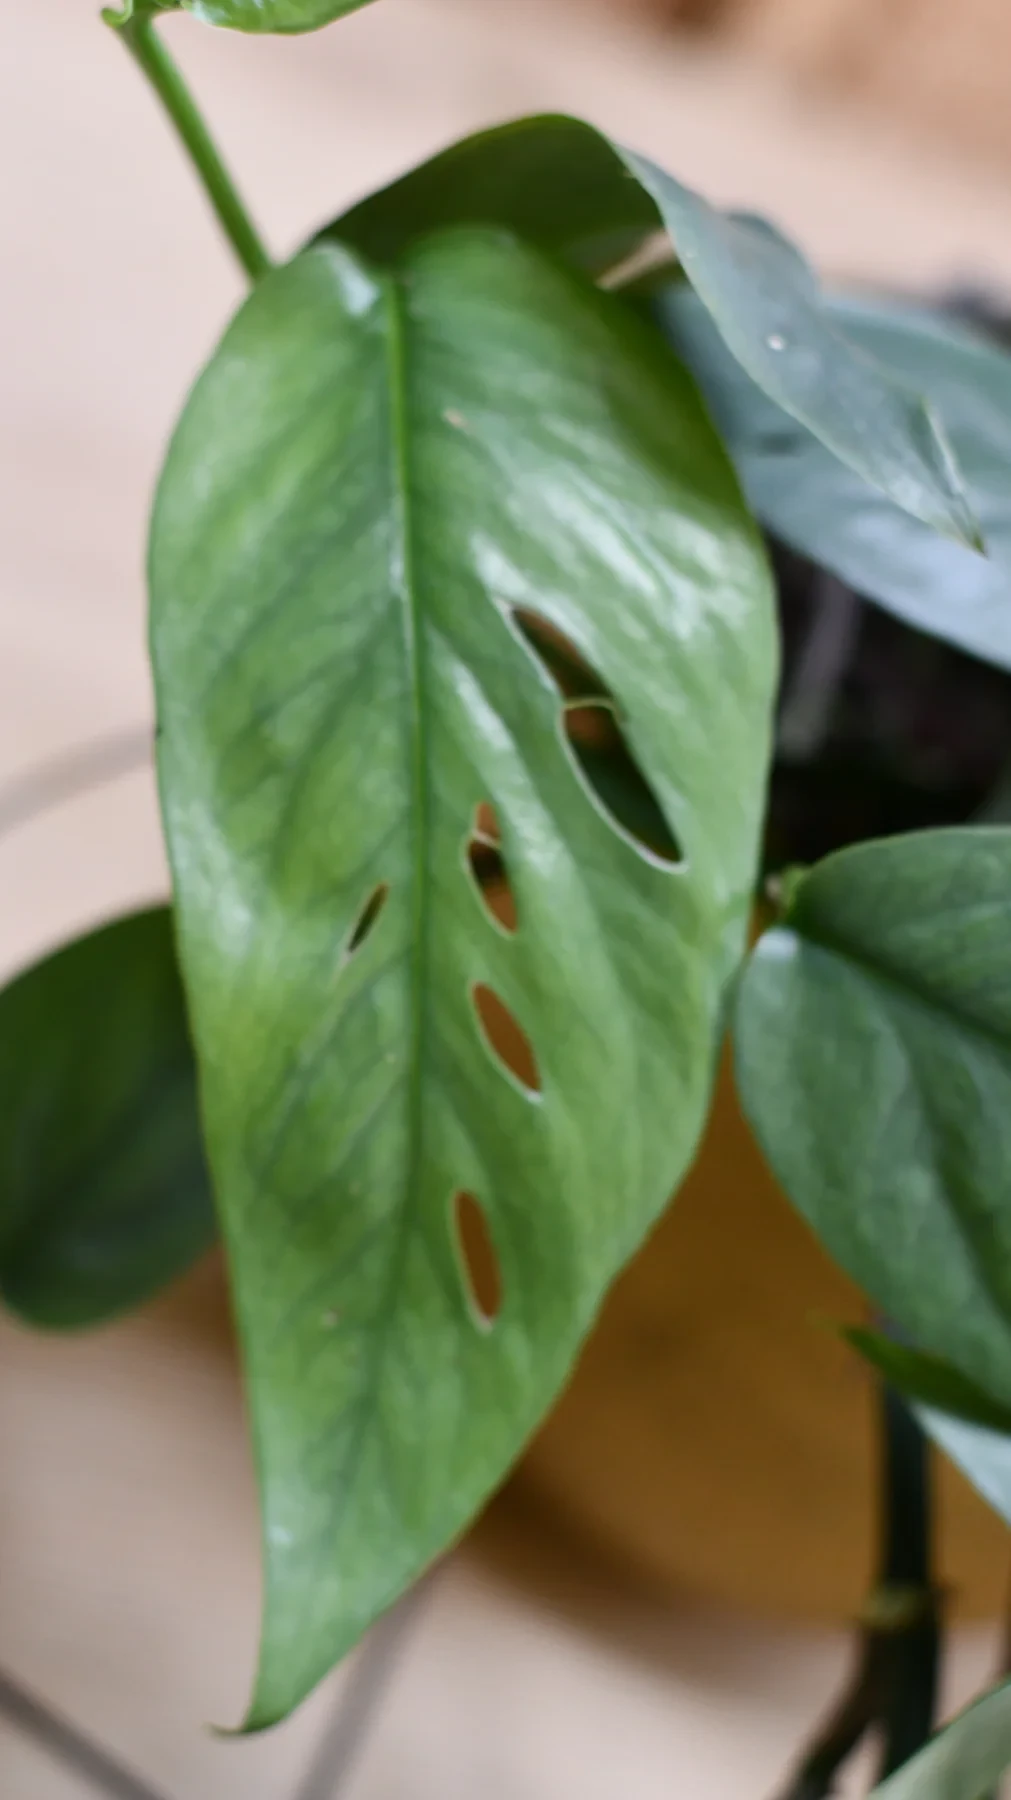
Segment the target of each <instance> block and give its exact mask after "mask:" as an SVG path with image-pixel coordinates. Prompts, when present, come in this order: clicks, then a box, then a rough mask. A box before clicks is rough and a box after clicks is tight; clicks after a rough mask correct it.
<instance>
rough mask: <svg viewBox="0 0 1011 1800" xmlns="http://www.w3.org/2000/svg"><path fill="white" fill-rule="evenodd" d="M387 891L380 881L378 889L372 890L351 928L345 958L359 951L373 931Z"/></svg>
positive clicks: (383, 883) (386, 887) (384, 902)
mask: <svg viewBox="0 0 1011 1800" xmlns="http://www.w3.org/2000/svg"><path fill="white" fill-rule="evenodd" d="M389 891H390V890H389V886H388V885H387V883H386V882H385V881H381V882H380V883H379V886H378V887H375V888H373V890H372V892H371V894H370V895H369V897H368V899H367V900H366V902H365V904H364V906H363V907H362V910H361V912H360V913H359V914H358V917H357V919H356V920H355V922H354V925H353V926H352V928H351V936H350V937H349V938H348V942H347V949H346V951H345V955H346V956H353V955H354V953H355V951H356V950H360V949H361V947H362V945H363V944H364V942H365V939H366V938H367V937H368V935H369V932H370V931H373V930H374V929H375V926H376V923H377V921H378V919H379V915H380V913H381V912H382V910H383V907H384V906H385V905H386V898H387V895H388V894H389Z"/></svg>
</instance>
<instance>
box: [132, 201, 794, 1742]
mask: <svg viewBox="0 0 1011 1800" xmlns="http://www.w3.org/2000/svg"><path fill="white" fill-rule="evenodd" d="M151 572H152V598H153V646H154V659H155V665H156V681H157V690H158V701H159V714H160V718H161V722H162V727H163V736H162V739H161V743H160V773H161V782H162V794H163V806H164V812H165V817H166V823H167V830H168V838H169V844H170V852H171V856H172V861H173V865H174V870H175V878H176V886H177V898H178V904H179V911H180V922H181V923H180V928H181V943H182V955H183V965H184V971H185V974H186V979H187V982H188V985H189V988H190V993H191V997H192V1004H193V1010H194V1019H195V1032H196V1039H197V1045H198V1053H199V1057H200V1061H201V1065H202V1079H203V1092H204V1104H205V1111H206V1117H207V1125H208V1139H209V1145H210V1151H211V1159H212V1165H213V1167H214V1170H215V1176H216V1184H217V1188H218V1192H219V1200H220V1208H221V1211H222V1213H223V1217H224V1224H225V1232H226V1237H227V1244H228V1252H229V1257H230V1261H231V1267H232V1273H233V1280H234V1284H235V1289H236V1295H237V1303H238V1311H239V1317H240V1321H241V1330H242V1337H243V1340H244V1347H245V1361H246V1370H247V1379H248V1385H249V1399H250V1408H251V1412H252V1418H253V1425H254V1433H255V1438H256V1446H257V1456H258V1461H259V1471H260V1483H261V1493H262V1504H263V1512H264V1526H265V1546H266V1622H265V1629H264V1640H263V1648H262V1660H261V1667H260V1674H259V1680H258V1685H257V1690H256V1695H255V1698H254V1702H253V1706H252V1711H251V1714H250V1723H251V1724H252V1725H254V1726H259V1725H263V1724H265V1723H267V1722H269V1721H270V1720H272V1719H275V1718H277V1717H278V1716H280V1715H281V1714H283V1713H284V1712H286V1711H287V1710H288V1709H289V1708H290V1707H291V1706H292V1705H293V1704H295V1703H296V1702H297V1701H298V1700H299V1699H300V1698H301V1697H302V1696H303V1694H305V1692H306V1691H307V1690H308V1689H309V1688H310V1687H311V1686H312V1684H313V1683H314V1682H315V1681H316V1680H317V1679H318V1678H319V1677H320V1676H321V1675H322V1674H323V1673H324V1671H325V1670H326V1669H327V1668H328V1667H329V1666H330V1664H331V1663H332V1662H333V1661H334V1660H335V1659H336V1658H337V1657H338V1656H339V1655H340V1654H341V1653H342V1652H343V1651H344V1650H345V1649H346V1648H347V1647H348V1645H349V1644H350V1643H351V1642H353V1640H354V1639H355V1638H356V1637H357V1635H358V1634H359V1633H360V1632H361V1631H362V1630H363V1629H364V1627H365V1626H366V1625H367V1624H368V1623H369V1621H370V1620H371V1619H372V1618H373V1617H374V1616H375V1614H376V1613H377V1612H378V1611H379V1610H380V1609H381V1608H383V1607H384V1606H386V1605H387V1604H388V1603H389V1602H390V1601H391V1600H392V1599H393V1598H394V1597H395V1596H396V1595H397V1594H398V1593H399V1592H400V1591H401V1590H402V1589H403V1587H404V1586H405V1584H406V1583H408V1582H409V1581H410V1580H411V1579H412V1578H413V1577H414V1576H415V1575H416V1574H417V1572H418V1571H419V1570H420V1569H421V1568H422V1567H423V1566H424V1565H425V1563H426V1562H427V1561H428V1560H429V1559H430V1558H431V1557H432V1556H433V1555H434V1554H436V1553H437V1552H438V1551H439V1550H440V1549H441V1548H442V1547H443V1546H444V1545H445V1544H446V1543H447V1542H448V1541H449V1540H450V1539H451V1538H452V1537H453V1536H454V1534H455V1533H456V1532H458V1531H459V1530H460V1528H461V1527H462V1526H463V1524H464V1523H465V1522H466V1520H467V1519H468V1518H469V1517H470V1516H471V1514H472V1513H473V1512H474V1510H475V1508H476V1507H477V1506H478V1504H479V1503H480V1502H481V1500H482V1499H483V1498H484V1496H485V1495H486V1494H487V1493H488V1491H489V1490H490V1489H491V1488H492V1487H493V1486H494V1484H495V1483H496V1482H497V1481H498V1479H499V1478H500V1476H501V1474H502V1473H503V1471H504V1469H505V1467H506V1466H507V1464H508V1462H509V1461H510V1460H511V1458H512V1457H513V1456H514V1455H515V1453H516V1452H517V1450H518V1449H519V1447H520V1445H521V1443H522V1441H523V1439H524V1438H525V1436H526V1435H527V1433H528V1432H529V1431H530V1430H531V1429H532V1427H533V1426H534V1424H535V1423H536V1421H537V1419H538V1418H539V1417H540V1415H541V1414H542V1412H543V1410H544V1408H545V1407H546V1405H547V1404H548V1402H549V1400H550V1399H551V1397H552V1395H553V1394H554V1393H555V1392H556V1390H557V1388H558V1386H559V1384H560V1382H561V1381H562V1379H563V1377H564V1375H565V1374H566V1372H567V1370H568V1368H569V1367H570V1365H571V1362H572V1359H573V1356H574V1354H575V1352H576V1350H577V1348H578V1345H579V1343H580V1341H581V1339H582V1337H583V1334H584V1333H585V1331H586V1330H587V1328H588V1326H589V1324H590V1322H591V1320H592V1318H593V1316H594V1312H595V1310H596V1307H597V1305H598V1303H599V1301H600V1298H601V1296H602V1294H603V1292H604V1290H605V1288H606V1286H607V1284H608V1282H609V1281H610V1280H611V1278H612V1277H613V1275H614V1274H615V1272H616V1270H617V1269H618V1267H619V1266H620V1264H621V1263H622V1262H623V1260H624V1259H625V1258H626V1257H627V1256H628V1255H629V1254H630V1252H631V1251H632V1250H633V1249H634V1247H635V1246H636V1244H637V1243H638V1242H639V1241H640V1239H641V1238H642V1235H643V1233H644V1231H645V1230H646V1229H647V1228H648V1226H649V1224H650V1222H651V1221H652V1220H653V1219H654V1218H655V1217H656V1215H657V1213H658V1211H659V1210H660V1208H661V1207H662V1205H663V1203H664V1201H665V1199H666V1197H667V1195H668V1194H669V1193H670V1191H671V1189H672V1187H673V1185H674V1184H675V1182H676V1181H677V1179H678V1177H679V1176H680V1174H681V1173H682V1172H683V1170H684V1168H685V1167H686V1165H687V1162H688V1159H689V1158H690V1156H691V1154H692V1150H693V1148H694V1145H695V1142H696V1139H697V1137H698V1133H699V1130H700V1126H701V1123H702V1119H703V1116H704V1112H705V1109H706V1104H707V1096H708V1090H709V1082H710V1073H711V1067H712V1062H713V1056H714V1044H715V1038H716V1035H717V1030H718V1024H719V1020H720V1016H721V1012H722V1005H723V994H724V987H725V983H726V980H727V977H728V975H729V973H730V972H731V970H732V969H733V968H734V966H735V964H736V961H737V959H738V957H739V954H740V950H741V946H742V939H743V932H744V926H745V919H746V915H747V911H748V904H749V896H750V891H751V886H752V882H753V879H754V868H755V857H756V838H757V833H758V824H759V819H760V814H761V807H762V791H763V785H764V775H765V768H766V760H767V752H768V734H769V711H770V700H771V690H772V686H773V683H774V660H775V659H774V648H773V633H772V600H771V593H770V586H769V581H768V575H767V570H766V566H765V562H764V558H763V554H762V551H761V548H760V544H759V540H758V538H757V536H756V534H755V532H754V530H753V527H752V526H751V524H750V521H749V519H748V517H747V516H746V514H745V513H744V511H743V509H742V506H741V503H740V499H739V495H738V492H737V490H736V487H735V485H734V482H733V479H732V477H731V475H730V473H729V467H728V464H727V463H726V460H725V458H724V455H723V452H722V450H721V448H720V446H719V444H718V442H717V440H716V439H715V437H714V435H713V433H712V430H711V427H710V426H709V424H708V421H707V419H706V417H705V415H704V412H703V410H702V408H701V405H700V403H699V401H698V399H697V396H696V393H695V390H694V388H693V386H692V384H691V382H690V380H689V379H688V378H687V376H686V375H685V374H684V372H683V370H682V369H681V368H680V366H679V365H678V364H677V363H676V361H674V360H672V359H671V358H670V356H669V353H668V352H667V351H666V349H665V348H664V347H663V346H662V345H661V344H660V343H659V341H658V340H657V338H656V337H655V334H653V333H652V332H650V331H649V330H647V329H646V328H645V327H641V326H640V325H639V323H638V321H636V320H634V319H632V318H630V317H629V316H628V314H627V313H626V312H625V311H624V310H623V309H622V308H621V307H620V306H619V304H618V303H617V302H615V301H613V300H610V299H608V298H607V297H606V296H602V295H598V294H596V293H595V292H594V290H593V289H592V288H590V287H588V286H586V285H585V283H583V282H582V281H581V280H579V279H578V278H577V277H575V276H574V275H570V274H568V273H567V272H565V271H564V270H562V269H560V268H559V267H558V266H557V265H555V264H554V263H551V262H548V261H546V260H544V259H543V258H542V257H541V256H540V255H539V254H538V253H537V252H536V251H534V250H531V249H529V248H525V247H522V246H521V245H519V244H518V243H516V242H515V241H514V240H512V239H510V238H508V237H507V236H505V235H504V234H501V233H484V232H458V233H451V234H448V235H446V236H444V237H441V238H439V239H435V240H433V241H431V242H430V243H429V244H427V245H421V246H418V247H416V248H415V249H413V250H412V251H411V252H410V254H409V255H408V256H407V257H406V258H405V259H404V261H403V263H402V265H401V266H400V267H399V268H398V269H397V270H396V271H394V272H392V273H386V274H378V273H376V272H375V271H374V270H372V269H371V268H370V267H369V266H368V265H367V264H366V263H364V262H363V261H362V260H360V259H359V258H358V257H357V256H356V255H355V254H354V253H352V252H351V251H348V250H346V249H344V248H341V247H338V246H334V245H325V246H321V247H319V248H317V249H315V250H313V251H310V252H308V253H307V254H305V255H304V256H302V257H300V258H299V259H298V260H297V261H296V262H294V263H293V264H291V265H289V266H288V267H286V268H284V269H280V270H277V271H275V272H274V273H273V274H271V275H270V276H268V277H267V278H266V279H265V280H264V281H263V282H262V283H261V284H259V286H258V288H257V290H256V292H255V293H254V295H253V296H252V298H251V299H250V300H249V302H248V303H247V305H246V306H245V307H244V308H243V310H242V312H241V313H240V314H239V316H238V319H237V320H236V322H235V324H234V325H233V326H232V328H231V329H230V331H229V332H228V334H227V336H226V337H225V339H224V342H223V344H222V345H221V347H220V349H219V350H218V352H217V354H216V356H215V357H214V358H213V360H212V362H211V364H210V367H209V368H208V370H207V371H206V373H205V374H204V376H203V378H202V379H201V381H200V383H199V385H198V387H197V389H196V391H195V394H194V396H193V398H192V400H191V401H190V404H189V407H188V409H187V412H186V414H185V415H184V418H183V421H182V424H181V426H180V429H179V432H178V435H177V437H176V439H175V442H174V445H173V448H172V451H171V453H170V456H169V460H168V464H167V467H166V471H165V474H164V477H163V480H162V484H161V489H160V493H159V498H158V503H157V507H156V512H155V520H154V527H153V539H152V551H151ZM517 611H519V612H521V613H522V615H523V625H524V629H521V627H520V624H519V623H518V621H517V617H516V615H517ZM532 614H533V615H536V617H538V618H539V619H541V620H542V621H544V620H546V621H548V622H549V624H550V626H551V627H552V628H553V629H554V630H555V631H557V632H560V633H562V634H563V637H564V639H565V641H567V642H568V643H570V644H571V645H572V646H573V649H574V652H577V653H578V655H579V657H580V658H581V659H582V660H583V662H584V663H585V664H586V665H588V666H589V667H590V668H591V669H592V670H594V671H595V672H597V674H598V675H599V676H600V678H601V684H606V688H607V690H609V691H610V692H611V693H613V695H614V696H615V701H616V705H617V707H618V710H619V713H620V716H621V718H622V721H623V725H624V738H625V741H626V743H627V744H628V745H629V746H630V748H631V752H632V754H633V755H634V756H635V757H636V758H637V759H638V763H639V765H640V766H641V769H642V771H643V773H644V776H645V778H646V779H647V780H648V783H649V787H650V789H651V792H652V794H653V795H654V797H655V798H656V800H657V803H658V805H659V806H660V808H661V810H662V812H663V815H664V818H665V820H666V822H667V825H668V828H669V830H670V832H671V834H672V836H673V837H674V838H675V839H676V840H677V843H678V844H679V845H680V848H681V850H682V852H683V856H684V863H683V866H674V867H671V866H670V864H669V863H667V862H665V861H661V860H660V859H659V858H658V857H656V856H653V855H651V853H650V852H649V851H648V850H646V849H643V848H640V847H639V846H637V845H636V844H635V842H634V840H632V839H631V838H630V837H627V836H626V835H625V834H624V833H623V832H621V831H619V829H617V828H616V827H615V826H613V825H612V824H611V823H610V822H609V819H608V818H607V817H605V815H604V813H603V811H602V810H601V809H600V808H599V807H598V805H597V802H596V799H595V797H594V795H593V793H592V791H591V790H590V788H589V786H588V785H586V781H585V778H584V776H583V775H582V773H581V771H580V769H579V766H578V764H577V762H576V760H575V757H574V754H573V752H572V751H571V749H570V748H569V746H568V744H567V740H566V737H565V733H564V731H563V724H562V706H563V698H562V695H561V693H560V692H559V690H558V689H557V688H556V686H555V683H554V681H553V679H552V677H551V674H550V673H549V670H548V668H547V666H546V665H545V663H544V662H543V661H542V660H541V656H540V654H539V653H538V652H537V651H536V649H535V647H534V644H533V641H532V639H531V638H530V636H529V634H528V627H529V624H530V616H531V615H532ZM482 807H483V808H488V807H490V808H493V809H494V816H495V820H496V831H497V833H500V836H501V843H500V849H501V863H502V866H503V868H504V872H505V876H506V878H507V880H508V883H509V887H510V892H511V895H512V900H513V903H514V905H515V909H516V924H517V929H516V930H515V931H514V932H507V931H505V930H503V929H502V928H501V926H500V925H499V924H497V923H496V921H495V919H494V918H493V917H492V916H491V914H490V912H489V910H488V909H487V908H486V906H485V903H484V901H483V899H482V897H481V894H480V892H479V891H478V888H477V886H476V885H475V881H474V877H473V874H472V869H471V864H470V861H469V858H468V846H469V844H470V840H471V834H472V830H473V823H474V820H475V817H476V816H478V815H479V809H480V808H482ZM360 922H361V923H360ZM364 925H367V926H368V929H367V930H363V926H364ZM489 994H490V996H491V998H490V999H489ZM496 996H497V997H498V999H497V1003H496ZM479 1006H480V1016H479V1010H478V1009H479ZM487 1033H490V1034H491V1037H492V1040H493V1041H492V1042H489V1041H488V1037H487V1036H486V1034H487ZM524 1034H526V1035H525V1036H524ZM502 1057H505V1058H507V1059H510V1060H511V1064H512V1069H513V1070H515V1073H513V1072H510V1069H509V1068H508V1067H506V1066H504V1063H503V1061H502V1060H500V1058H502ZM460 1195H468V1196H470V1197H471V1198H470V1201H469V1202H468V1208H469V1210H470V1211H471V1213H473V1208H474V1207H475V1206H476V1207H477V1208H478V1209H480V1211H481V1212H482V1213H483V1215H484V1218H485V1220H486V1221H487V1225H488V1230H489V1235H490V1239H491V1242H492V1243H493V1245H494V1249H495V1253H496V1255H497V1259H498V1264H499V1269H498V1282H497V1284H495V1291H497V1292H498V1293H499V1294H500V1296H501V1300H500V1305H499V1306H498V1308H497V1310H496V1316H495V1317H494V1319H493V1320H489V1319H488V1318H487V1316H486V1310H487V1309H486V1307H485V1305H484V1302H482V1303H481V1306H479V1305H478V1304H477V1302H476V1299H475V1295H474V1293H472V1290H471V1281H470V1278H469V1276H468V1274H467V1271H466V1269H465V1267H464V1265H463V1263H462V1260H461V1255H460V1253H459V1251H458V1247H457V1245H456V1244H455V1242H454V1235H453V1233H454V1231H455V1218H456V1214H457V1210H458V1208H457V1204H456V1201H457V1197H458V1196H460ZM476 1291H477V1290H476V1283H475V1292H476Z"/></svg>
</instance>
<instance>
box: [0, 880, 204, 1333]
mask: <svg viewBox="0 0 1011 1800" xmlns="http://www.w3.org/2000/svg"><path fill="white" fill-rule="evenodd" d="M213 1237H214V1218H213V1210H212V1205H211V1197H210V1192H209V1188H208V1180H207V1173H206V1168H205V1164H204V1157H203V1150H202V1146H201V1139H200V1128H199V1123H198V1119H197V1110H196V1078H195V1069H194V1064H193V1054H192V1050H191V1048H190V1043H189V1036H188V1031H187V1024H186V1011H185V1006H184V1002H183V993H182V986H181V983H180V980H179V972H178V968H177V965H176V959H175V951H174V947H173V942H172V924H171V916H170V914H169V913H168V911H167V910H166V909H165V908H159V909H157V910H156V911H152V912H143V913H137V914H135V915H134V916H132V917H130V918H126V919H119V920H117V922H116V923H115V924H113V925H106V926H104V927H103V928H102V929H101V930H99V931H94V932H91V933H90V934H89V935H88V936H87V937H83V938H79V939H78V940H77V941H76V943H73V944H69V945H68V946H67V947H66V948H65V949H62V950H58V951H57V952H56V953H55V955H53V956H49V957H47V958H46V960H45V961H44V962H41V963H38V964H36V966H35V967H34V968H31V969H28V970H27V971H26V972H25V973H24V974H22V975H19V976H18V977H17V978H16V979H15V980H14V981H12V982H11V984H10V986H9V987H7V988H5V989H4V991H3V993H0V1291H2V1293H3V1297H4V1299H5V1300H6V1301H7V1304H8V1305H9V1306H11V1307H13V1308H14V1310H15V1311H16V1312H19V1313H20V1314H22V1316H23V1317H24V1318H26V1319H28V1320H30V1321H31V1322H32V1323H33V1324H36V1325H45V1326H52V1327H60V1328H70V1327H76V1326H82V1325H94V1324H97V1323H99V1322H100V1321H101V1320H103V1319H106V1318H109V1317H110V1316H112V1315H113V1314H115V1313H118V1312H122V1311H125V1310H126V1309H128V1308H130V1307H133V1306H137V1305H139V1304H140V1302H141V1301H142V1300H145V1299H147V1298H148V1297H149V1296H150V1295H151V1294H153V1293H155V1292H156V1291H157V1289H158V1288H160V1287H162V1286H164V1285H165V1283H167V1282H169V1281H171V1280H172V1279H173V1278H174V1277H175V1276H176V1275H179V1274H181V1273H182V1271H183V1270H184V1269H185V1268H187V1267H188V1266H189V1264H190V1263H192V1262H194V1261H195V1260H196V1258H197V1257H198V1256H200V1255H201V1253H202V1252H203V1251H204V1250H206V1249H207V1248H208V1246H209V1245H210V1243H211V1242H212V1240H213Z"/></svg>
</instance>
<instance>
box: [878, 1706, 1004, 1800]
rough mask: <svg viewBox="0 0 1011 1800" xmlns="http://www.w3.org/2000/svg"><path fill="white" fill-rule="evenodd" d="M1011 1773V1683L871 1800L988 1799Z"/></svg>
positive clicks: (961, 1719) (946, 1732) (933, 1743)
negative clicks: (1009, 1770) (1005, 1776)
mask: <svg viewBox="0 0 1011 1800" xmlns="http://www.w3.org/2000/svg"><path fill="white" fill-rule="evenodd" d="M1008 1768H1011V1683H1005V1685H1004V1686H1002V1687H998V1688H994V1690H993V1692H992V1693H990V1694H985V1695H984V1696H983V1698H982V1700H977V1701H976V1704H975V1705H974V1706H969V1707H967V1708H966V1710H965V1712H963V1713H959V1715H958V1718H957V1719H955V1720H953V1721H952V1723H951V1724H950V1725H948V1726H946V1728H945V1729H944V1730H943V1731H940V1732H939V1733H938V1735H937V1736H936V1737H935V1738H934V1739H933V1740H932V1741H931V1743H929V1744H928V1745H927V1746H926V1748H925V1749H923V1750H921V1751H920V1753H919V1755H918V1756H914V1757H913V1760H912V1762H908V1763H906V1765H905V1767H904V1768H902V1769H900V1770H899V1771H898V1773H897V1774H895V1775H890V1776H889V1778H888V1780H887V1781H884V1782H882V1783H881V1784H880V1786H879V1787H876V1788H875V1789H874V1793H873V1794H872V1796H871V1800H987V1795H988V1794H991V1793H993V1791H994V1790H995V1788H996V1787H997V1785H998V1783H999V1782H1000V1779H1001V1776H1002V1775H1003V1774H1004V1772H1005V1770H1007V1769H1008Z"/></svg>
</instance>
